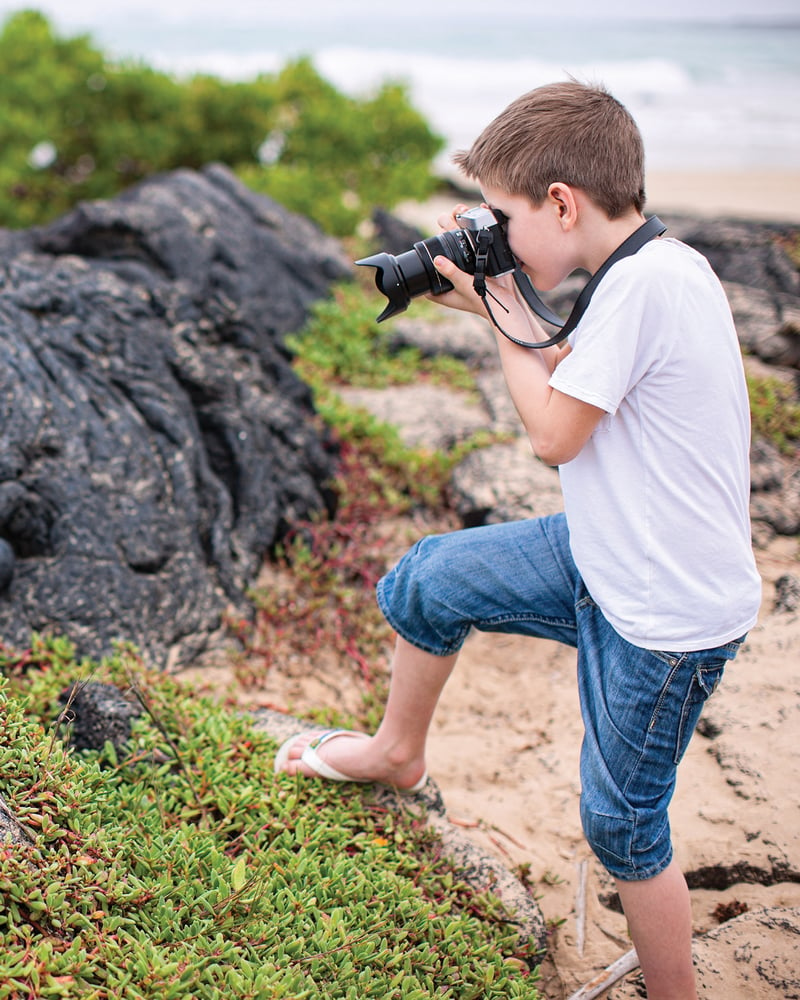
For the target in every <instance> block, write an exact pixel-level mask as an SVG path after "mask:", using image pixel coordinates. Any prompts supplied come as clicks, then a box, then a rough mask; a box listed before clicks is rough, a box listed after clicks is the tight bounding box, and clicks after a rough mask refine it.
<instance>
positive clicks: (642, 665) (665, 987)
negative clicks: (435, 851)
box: [578, 595, 740, 1000]
mask: <svg viewBox="0 0 800 1000" xmlns="http://www.w3.org/2000/svg"><path fill="white" fill-rule="evenodd" d="M578 623H579V632H580V638H579V644H578V687H579V692H580V699H581V710H582V713H583V718H584V742H583V747H582V749H581V785H582V788H581V819H582V822H583V828H584V832H585V833H586V837H587V839H588V841H589V844H590V845H591V847H592V849H593V850H594V852H595V854H596V855H597V857H598V858H599V859H600V861H601V862H602V863H603V865H604V866H605V868H606V869H607V870H608V871H609V872H610V873H611V874H612V875H613V876H614V877H615V878H616V880H617V886H618V889H619V893H620V899H621V901H622V906H623V909H624V911H625V915H626V917H627V919H628V923H629V926H630V930H631V935H632V937H633V942H634V945H635V946H636V950H637V953H638V955H639V959H640V962H641V966H642V970H643V972H644V975H645V981H646V984H647V991H648V992H647V995H648V998H649V1000H676V998H679V1000H695V997H696V987H695V982H694V970H693V965H692V951H691V940H692V915H691V907H690V902H689V891H688V888H687V886H686V881H685V879H684V878H683V875H682V874H681V871H680V869H679V868H678V866H677V864H676V863H675V861H674V859H673V856H672V842H671V835H670V827H669V820H668V812H667V810H668V807H669V803H670V800H671V798H672V793H673V790H674V787H675V779H676V775H677V767H678V764H679V762H680V760H681V758H682V757H683V754H684V752H685V750H686V747H687V745H688V743H689V740H690V739H691V736H692V733H693V731H694V728H695V725H696V723H697V720H698V718H699V716H700V712H701V709H702V707H703V705H704V703H705V701H706V699H707V698H708V697H709V695H710V694H711V693H712V692H713V691H714V689H715V688H716V686H717V684H718V683H719V681H720V679H721V677H722V674H723V672H724V669H725V664H726V663H727V662H728V661H729V660H731V659H733V657H734V656H735V655H736V652H737V650H738V648H739V645H740V640H736V641H733V642H730V643H726V644H725V645H723V646H719V647H716V648H714V649H706V650H697V651H694V652H669V651H663V650H648V649H642V648H640V647H637V646H632V645H631V644H630V643H628V642H626V641H625V640H624V639H623V638H622V637H621V636H620V635H619V634H618V633H616V632H615V631H614V629H612V628H611V626H610V624H609V623H608V622H607V621H606V619H605V618H604V616H603V614H602V612H601V611H600V609H599V608H597V606H596V605H595V604H594V602H593V601H592V600H591V598H590V597H588V595H587V597H586V598H585V599H584V600H582V601H580V602H579V604H578Z"/></svg>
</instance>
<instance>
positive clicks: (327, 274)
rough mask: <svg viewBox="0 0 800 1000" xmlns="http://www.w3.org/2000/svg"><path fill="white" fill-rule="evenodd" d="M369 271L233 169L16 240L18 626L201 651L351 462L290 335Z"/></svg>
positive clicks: (5, 300)
mask: <svg viewBox="0 0 800 1000" xmlns="http://www.w3.org/2000/svg"><path fill="white" fill-rule="evenodd" d="M349 274H350V262H349V260H348V259H347V258H345V257H344V255H343V252H342V250H341V248H340V246H339V245H338V243H336V242H335V241H333V240H331V239H329V238H326V237H325V236H323V234H322V233H320V232H319V231H318V230H317V229H316V228H315V227H314V226H313V225H311V223H309V222H308V221H307V220H305V219H302V218H300V217H298V216H295V215H292V214H290V213H289V212H287V211H285V210H284V209H283V208H281V207H280V206H279V205H277V204H276V203H274V202H272V201H271V200H270V199H268V198H265V197H261V196H258V195H255V194H253V193H252V192H251V191H249V190H248V189H247V188H246V187H244V186H243V185H242V184H240V183H239V182H238V181H237V180H236V179H235V178H234V176H233V175H232V174H231V173H230V172H229V171H228V170H227V169H226V168H224V167H221V166H211V167H209V168H207V169H206V170H204V171H203V172H201V173H195V172H191V171H178V172H176V173H173V174H169V175H165V176H162V177H156V178H153V179H152V180H148V181H147V182H145V183H143V184H141V185H139V186H138V187H136V188H133V189H132V190H130V191H128V192H126V193H125V194H123V195H122V196H120V197H119V198H117V199H115V200H114V201H109V202H95V203H89V204H84V205H81V206H80V207H78V208H77V209H76V210H75V211H73V212H71V213H70V214H69V215H67V216H65V217H64V218H62V219H61V220H59V221H58V222H56V223H54V224H53V225H51V226H49V227H47V228H43V229H37V230H31V231H27V232H2V233H0V287H1V288H2V299H1V300H0V399H2V405H3V414H2V421H0V636H2V639H3V641H5V642H6V643H8V644H10V645H15V646H20V645H27V643H28V642H29V640H30V634H31V630H37V631H47V630H53V631H56V632H58V633H61V634H66V635H68V636H70V637H71V638H72V639H73V640H74V641H75V643H76V644H77V647H78V652H79V654H81V655H83V654H86V655H91V656H99V655H103V654H106V653H108V652H110V650H111V648H112V647H113V644H114V642H115V640H117V639H122V640H126V641H130V642H133V643H135V644H136V645H137V646H138V647H139V648H140V649H141V650H142V651H143V653H145V655H147V656H148V657H150V658H151V659H152V660H153V661H155V662H156V663H162V664H163V663H166V662H172V661H174V660H178V661H180V660H182V659H188V658H190V657H191V656H192V655H193V654H194V653H195V652H196V651H197V650H198V649H199V648H201V647H202V646H203V645H204V643H205V642H206V641H207V639H208V636H209V635H210V634H212V633H213V631H214V629H216V628H217V627H218V626H219V624H220V622H221V619H222V615H223V613H224V612H225V610H226V608H228V607H230V606H233V607H237V608H239V609H244V608H245V607H246V602H245V601H244V599H243V594H244V592H245V589H246V588H247V586H248V585H249V583H250V582H251V581H252V580H253V578H254V575H255V573H256V571H257V569H258V567H259V565H260V562H261V560H262V559H263V557H264V554H265V553H266V552H267V551H268V550H269V548H270V547H271V546H272V545H273V544H274V543H275V541H276V540H277V539H278V538H280V536H281V534H282V533H283V532H284V531H285V530H286V527H287V525H290V524H291V523H292V522H293V521H295V520H296V519H298V518H305V517H308V516H310V515H311V514H313V513H315V512H318V511H322V510H325V509H326V508H327V509H330V506H331V502H332V501H331V496H330V494H329V492H328V490H327V487H326V483H327V481H328V480H329V477H330V476H331V473H332V469H333V465H332V456H331V454H330V448H329V446H328V442H327V441H326V438H325V436H324V434H322V433H321V432H320V430H319V429H318V427H317V425H316V424H315V422H314V420H313V410H312V404H311V397H310V392H309V390H308V388H307V386H306V385H304V384H303V383H302V382H301V381H300V380H299V379H298V378H297V377H296V376H295V375H294V373H293V370H292V369H291V367H290V363H289V356H288V352H287V351H286V349H285V347H284V345H283V337H284V335H285V334H286V333H288V332H290V331H294V330H297V329H299V328H300V327H301V326H302V325H303V322H304V320H305V318H306V316H307V314H308V310H309V308H310V306H311V305H312V303H313V302H314V301H315V300H317V299H319V298H321V297H322V296H324V295H325V294H326V292H327V290H328V287H329V284H330V282H331V281H333V280H335V279H341V278H343V277H345V276H347V275H349Z"/></svg>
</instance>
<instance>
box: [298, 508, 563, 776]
mask: <svg viewBox="0 0 800 1000" xmlns="http://www.w3.org/2000/svg"><path fill="white" fill-rule="evenodd" d="M576 584H577V572H576V571H575V568H574V564H573V563H572V557H571V553H570V551H569V536H568V532H567V529H566V521H565V520H564V518H563V515H556V516H554V517H552V518H543V519H539V520H533V521H524V522H515V523H513V524H504V525H491V526H488V527H484V528H470V529H468V530H465V531H456V532H452V533H450V534H449V535H440V536H435V537H431V538H427V539H423V540H422V541H421V542H419V543H418V544H417V545H415V546H414V548H413V549H411V551H410V552H409V553H408V554H407V555H406V556H405V557H404V558H403V559H402V560H401V561H400V563H399V564H398V565H397V566H396V567H395V568H394V569H393V570H391V571H390V572H389V573H388V574H387V575H386V576H385V577H384V578H383V579H382V580H381V581H380V583H379V585H378V601H379V604H380V606H381V609H382V610H383V612H384V614H385V615H386V618H387V620H388V622H389V624H390V625H391V626H392V627H393V628H394V629H395V631H396V633H397V641H396V646H395V652H394V658H393V661H392V668H391V676H390V687H389V697H388V700H387V704H386V710H385V713H384V718H383V721H382V722H381V725H380V727H379V728H378V731H377V733H376V734H375V736H374V737H372V738H371V739H363V738H362V739H344V738H343V739H333V740H330V741H329V742H328V743H326V744H324V745H323V746H322V747H320V749H319V751H318V753H319V756H320V757H321V758H322V759H323V760H324V761H325V763H326V764H328V765H330V766H331V767H333V768H335V769H336V770H337V771H339V772H341V773H343V774H346V775H348V776H350V777H352V778H354V779H357V780H366V781H378V782H381V783H383V784H392V785H395V786H396V787H398V788H410V787H411V786H412V785H414V784H415V783H416V781H417V780H418V779H419V778H421V777H422V775H423V774H424V772H425V742H426V738H427V734H428V728H429V726H430V723H431V719H432V718H433V713H434V710H435V708H436V704H437V702H438V700H439V695H440V694H441V692H442V688H443V687H444V685H445V683H446V681H447V679H448V677H449V676H450V673H451V671H452V669H453V667H454V666H455V663H456V659H457V657H458V653H459V650H460V648H461V645H462V643H463V641H464V639H465V638H466V636H467V634H468V633H469V631H470V629H471V628H477V629H483V630H486V631H498V632H514V633H519V634H523V635H539V636H546V637H548V638H553V639H557V640H560V641H562V642H566V643H568V644H570V645H573V646H574V645H575V637H576V629H575V606H574V604H575V588H576ZM319 735H320V734H319V732H313V733H309V734H308V735H307V736H303V737H301V738H298V739H296V740H295V741H293V743H292V745H291V749H290V751H289V759H288V761H286V764H285V769H286V770H287V771H288V772H289V773H291V774H294V773H296V772H298V771H300V772H301V773H304V774H309V775H310V774H311V773H312V769H311V768H309V767H308V766H307V765H306V764H304V763H302V762H301V761H300V760H299V758H300V756H301V755H302V753H303V751H304V750H305V748H306V747H307V746H308V744H309V743H310V742H311V741H312V740H314V739H315V738H316V737H317V736H319Z"/></svg>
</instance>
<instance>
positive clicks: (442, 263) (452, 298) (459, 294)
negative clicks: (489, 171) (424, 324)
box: [427, 205, 514, 319]
mask: <svg viewBox="0 0 800 1000" xmlns="http://www.w3.org/2000/svg"><path fill="white" fill-rule="evenodd" d="M467 208H468V206H467V205H456V206H455V208H454V209H453V211H452V212H451V213H450V214H449V215H440V216H439V218H438V219H437V220H436V221H437V223H438V225H439V227H440V229H442V230H448V229H450V230H452V229H459V228H461V227H460V226H459V223H458V219H457V218H456V216H457V215H459V214H461V213H462V212H466V211H467ZM433 265H434V267H435V268H436V270H437V271H438V272H439V274H441V275H442V277H444V278H447V280H448V281H449V282H450V283H451V284H452V285H453V291H451V292H444V293H443V294H441V295H428V296H427V298H429V299H431V300H432V301H433V302H437V303H439V304H440V305H443V306H448V307H449V308H451V309H460V310H462V311H463V312H471V313H475V314H476V315H477V316H480V317H482V318H483V319H486V318H487V315H486V309H485V308H484V305H483V302H482V301H481V298H480V296H479V295H478V293H477V292H476V291H475V289H474V287H473V276H472V275H471V274H467V272H466V271H462V270H461V269H460V268H459V267H456V265H455V264H454V263H453V261H452V260H450V258H449V257H445V256H444V255H441V254H440V255H439V256H437V257H435V258H434V260H433ZM489 281H490V282H492V285H493V289H492V290H493V293H494V294H498V293H500V289H501V287H502V281H501V279H497V278H490V279H489ZM500 294H502V293H500ZM513 298H514V296H513V292H511V301H513Z"/></svg>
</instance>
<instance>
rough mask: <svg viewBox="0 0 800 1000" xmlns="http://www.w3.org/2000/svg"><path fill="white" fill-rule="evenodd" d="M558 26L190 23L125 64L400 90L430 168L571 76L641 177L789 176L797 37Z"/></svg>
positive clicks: (439, 20)
mask: <svg viewBox="0 0 800 1000" xmlns="http://www.w3.org/2000/svg"><path fill="white" fill-rule="evenodd" d="M402 9H403V8H402V7H401V10H402ZM512 13H513V12H512ZM382 17H383V20H381V18H382ZM561 27H562V26H561V25H557V24H556V23H555V22H552V23H548V22H545V21H542V20H541V19H537V18H534V17H533V16H532V15H531V14H530V12H526V11H525V10H524V9H523V8H520V10H519V11H518V12H517V14H516V15H515V16H511V15H508V12H506V17H504V19H503V22H502V24H501V23H499V22H498V21H490V22H488V23H487V24H486V25H483V24H475V25H472V26H466V27H465V26H464V25H463V24H461V25H459V26H458V27H457V28H454V27H453V25H452V24H451V23H450V19H449V18H445V17H443V16H438V15H437V12H436V11H435V10H432V11H431V12H430V16H429V17H426V19H425V22H424V24H423V25H419V24H417V23H416V22H415V21H414V20H413V19H406V20H402V18H401V19H400V20H399V21H398V20H397V19H396V18H393V17H388V16H383V15H381V14H380V12H375V13H374V15H373V16H372V17H371V18H369V19H363V18H362V19H357V18H353V19H347V18H344V17H343V16H342V17H337V18H336V19H330V20H328V21H326V22H325V24H324V25H323V24H319V23H316V24H315V23H314V22H313V21H312V22H309V23H308V25H307V26H306V27H303V26H300V25H298V24H296V23H295V22H292V21H291V20H287V19H286V18H284V19H282V20H281V19H279V18H277V17H275V19H274V20H273V21H269V19H268V18H267V15H266V14H265V15H264V17H263V18H262V20H260V21H259V22H258V24H257V26H256V27H254V30H252V31H251V32H244V31H243V30H242V26H241V24H236V25H233V26H228V30H224V26H223V28H221V27H220V26H219V25H215V26H213V27H212V26H211V25H210V24H208V25H204V23H203V22H202V20H198V19H194V20H193V21H192V22H186V24H185V25H184V26H183V29H184V30H181V29H176V27H175V25H174V24H173V25H171V30H170V31H169V32H166V31H165V32H161V33H159V32H158V31H155V32H150V33H149V34H148V35H147V38H148V39H149V41H146V40H145V35H142V36H141V37H140V38H139V41H138V52H139V54H140V55H141V56H142V57H143V58H145V59H146V60H147V61H148V62H150V63H151V64H153V65H156V66H160V67H161V68H163V69H167V70H169V71H171V72H175V73H179V74H188V73H192V72H197V71H200V70H202V71H205V72H211V73H214V74H216V75H219V76H221V77H225V78H229V79H248V78H252V77H254V76H255V75H256V74H258V73H272V72H275V71H277V70H278V69H279V68H280V67H281V66H282V65H283V64H284V63H285V62H286V60H287V59H288V58H292V57H295V56H297V55H300V54H307V55H309V56H310V57H311V58H312V59H313V61H314V64H315V66H316V67H317V68H318V70H319V71H320V72H321V73H322V75H323V76H325V77H326V78H327V79H329V80H330V81H331V82H332V83H333V84H334V85H335V86H337V87H339V88H340V89H342V90H344V91H345V92H347V93H351V94H354V95H363V94H365V93H367V92H369V91H370V90H373V89H374V88H375V87H377V86H378V85H379V84H380V83H381V82H382V81H383V80H385V79H387V78H392V79H400V80H403V81H404V82H405V83H407V85H408V88H409V93H410V95H411V98H412V100H413V102H414V104H415V105H416V106H417V107H418V108H419V110H420V111H421V112H422V113H423V114H424V115H425V116H426V118H427V119H428V120H429V122H430V123H431V126H432V127H433V128H434V129H435V130H436V131H437V132H439V133H440V134H442V135H443V136H444V138H445V140H446V144H447V149H446V152H445V154H444V156H443V157H442V160H441V164H445V163H446V162H447V160H448V159H449V155H450V154H451V153H452V151H453V150H455V149H459V148H463V147H464V146H467V145H469V144H470V142H471V141H472V140H473V139H474V138H475V136H476V134H477V133H478V132H479V131H480V129H481V128H482V127H483V126H484V125H485V124H486V123H487V122H489V121H490V120H491V119H492V118H493V117H494V116H495V115H496V114H497V113H498V112H499V111H501V110H502V109H503V108H504V107H505V106H506V105H507V104H508V103H509V102H510V101H511V100H513V99H514V98H515V97H516V96H518V95H519V94H521V93H523V92H524V91H525V90H528V89H530V88H532V87H535V86H537V85H539V84H541V83H545V82H548V81H551V80H558V79H565V78H566V77H567V76H568V75H572V76H575V77H577V78H578V79H581V80H588V81H594V82H601V83H603V84H605V85H606V86H607V87H608V88H609V89H610V90H611V91H612V93H614V94H615V95H616V96H617V97H619V98H620V100H622V101H623V102H624V103H625V104H626V105H627V106H628V107H629V108H630V110H631V112H632V113H633V114H634V116H635V117H636V119H637V121H638V123H639V126H640V128H641V130H642V133H643V135H644V139H645V145H646V148H647V155H648V164H649V166H650V167H651V168H656V169H687V170H691V169H704V168H707V169H721V168H723V169H724V168H730V169H749V168H759V169H760V168H771V167H774V168H781V169H800V100H798V98H799V97H800V56H798V52H800V27H797V26H794V27H792V26H787V27H785V28H782V29H779V28H775V27H772V28H769V27H764V26H759V27H752V26H751V27H742V26H739V27H733V26H730V25H728V26H724V25H723V26H719V25H718V26H713V25H698V24H697V23H671V24H669V25H659V26H653V25H652V24H651V25H647V24H630V23H620V22H617V23H612V22H598V23H596V24H587V23H582V22H574V21H573V22H571V23H570V24H569V28H568V30H567V31H563V30H561ZM556 29H558V30H556ZM131 37H132V36H131V34H130V32H128V34H127V35H126V36H124V38H123V37H119V38H118V39H117V48H118V49H119V50H120V51H121V52H124V51H127V52H130V51H131V46H132V44H133V43H132V42H131Z"/></svg>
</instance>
